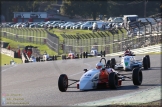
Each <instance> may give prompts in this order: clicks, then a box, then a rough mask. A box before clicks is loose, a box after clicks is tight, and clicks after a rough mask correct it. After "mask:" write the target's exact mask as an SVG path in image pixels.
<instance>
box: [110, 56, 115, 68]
mask: <svg viewBox="0 0 162 107" xmlns="http://www.w3.org/2000/svg"><path fill="white" fill-rule="evenodd" d="M115 65H116V60H115V58H111V59H110V67H111V68H113V69H114V68H115Z"/></svg>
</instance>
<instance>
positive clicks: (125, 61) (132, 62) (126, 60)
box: [109, 54, 150, 71]
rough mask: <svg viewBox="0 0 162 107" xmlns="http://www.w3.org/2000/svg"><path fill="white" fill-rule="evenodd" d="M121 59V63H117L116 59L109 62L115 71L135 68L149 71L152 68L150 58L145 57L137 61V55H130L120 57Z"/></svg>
mask: <svg viewBox="0 0 162 107" xmlns="http://www.w3.org/2000/svg"><path fill="white" fill-rule="evenodd" d="M119 57H120V58H121V61H120V62H119V63H116V60H115V58H111V60H109V63H110V65H111V67H112V68H114V69H115V70H125V71H127V70H133V69H134V68H135V67H140V68H144V69H145V70H147V69H148V68H150V56H149V55H145V56H144V57H143V58H141V59H139V60H136V59H135V55H134V54H133V55H129V56H119Z"/></svg>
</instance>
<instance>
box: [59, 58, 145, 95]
mask: <svg viewBox="0 0 162 107" xmlns="http://www.w3.org/2000/svg"><path fill="white" fill-rule="evenodd" d="M102 60H104V61H105V64H102ZM126 75H128V74H120V73H118V72H117V71H115V70H114V69H113V68H110V67H109V62H106V59H105V58H101V59H100V62H99V63H97V64H96V68H94V69H91V70H87V69H84V74H83V75H82V76H81V78H80V79H79V80H75V79H69V78H68V76H67V75H66V74H61V75H60V76H59V78H58V88H59V90H60V91H61V92H65V91H66V90H67V89H68V88H74V87H70V86H71V85H73V84H75V83H77V85H76V88H77V89H80V90H83V91H84V90H91V89H102V88H110V89H117V88H118V87H120V86H121V85H122V81H126V80H128V79H129V80H132V81H133V84H134V85H141V83H142V79H143V74H142V70H141V69H140V68H139V67H136V68H134V69H133V70H132V73H131V75H130V73H129V75H130V76H126ZM69 81H73V82H72V83H71V84H69Z"/></svg>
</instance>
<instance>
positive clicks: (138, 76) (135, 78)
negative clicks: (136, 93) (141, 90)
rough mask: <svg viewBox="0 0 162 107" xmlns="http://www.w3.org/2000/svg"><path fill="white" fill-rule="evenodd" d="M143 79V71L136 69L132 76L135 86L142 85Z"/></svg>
mask: <svg viewBox="0 0 162 107" xmlns="http://www.w3.org/2000/svg"><path fill="white" fill-rule="evenodd" d="M142 79H143V75H142V70H141V69H140V68H138V67H137V68H134V69H133V74H132V80H133V84H134V85H141V83H142Z"/></svg>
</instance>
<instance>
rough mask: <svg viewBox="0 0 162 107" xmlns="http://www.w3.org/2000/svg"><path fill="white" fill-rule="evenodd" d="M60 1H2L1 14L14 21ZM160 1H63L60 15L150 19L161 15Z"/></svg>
mask: <svg viewBox="0 0 162 107" xmlns="http://www.w3.org/2000/svg"><path fill="white" fill-rule="evenodd" d="M58 2H60V0H22V1H21V0H18V1H16V0H14V1H12V0H1V14H2V15H4V16H5V19H6V21H12V19H13V12H31V11H34V12H38V11H40V12H43V11H48V10H52V9H53V8H54V5H53V4H57V3H58ZM161 9H162V5H161V1H160V0H130V1H129V0H118V1H117V0H115V1H114V0H62V5H61V7H60V13H61V14H62V15H68V16H70V17H74V16H76V15H77V16H81V17H84V18H86V17H91V18H93V20H96V18H97V17H98V15H104V16H106V17H107V18H109V17H117V16H118V17H119V16H123V15H127V14H136V15H138V16H139V17H148V16H150V15H153V14H156V13H160V12H161Z"/></svg>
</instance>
